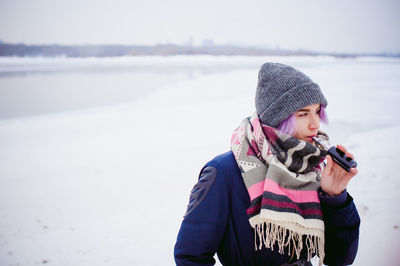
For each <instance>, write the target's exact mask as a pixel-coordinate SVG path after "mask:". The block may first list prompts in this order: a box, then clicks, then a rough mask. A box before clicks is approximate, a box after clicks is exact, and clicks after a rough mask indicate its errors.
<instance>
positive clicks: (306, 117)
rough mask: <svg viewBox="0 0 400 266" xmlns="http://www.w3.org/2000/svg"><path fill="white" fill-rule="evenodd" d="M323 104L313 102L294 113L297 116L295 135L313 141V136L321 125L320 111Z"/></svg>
mask: <svg viewBox="0 0 400 266" xmlns="http://www.w3.org/2000/svg"><path fill="white" fill-rule="evenodd" d="M320 110H321V106H320V105H319V104H312V105H308V106H304V107H303V108H301V109H300V110H298V111H297V112H295V113H294V116H295V118H296V133H295V134H294V137H295V138H297V139H300V140H304V141H307V142H310V143H313V142H314V141H313V139H312V137H313V136H316V135H317V132H318V130H319V126H320V118H319V111H320Z"/></svg>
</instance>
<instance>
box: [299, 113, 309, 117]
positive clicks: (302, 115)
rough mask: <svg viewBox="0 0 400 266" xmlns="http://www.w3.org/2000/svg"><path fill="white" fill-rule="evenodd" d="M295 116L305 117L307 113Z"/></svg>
mask: <svg viewBox="0 0 400 266" xmlns="http://www.w3.org/2000/svg"><path fill="white" fill-rule="evenodd" d="M297 115H298V116H300V117H304V116H307V113H298V114H297Z"/></svg>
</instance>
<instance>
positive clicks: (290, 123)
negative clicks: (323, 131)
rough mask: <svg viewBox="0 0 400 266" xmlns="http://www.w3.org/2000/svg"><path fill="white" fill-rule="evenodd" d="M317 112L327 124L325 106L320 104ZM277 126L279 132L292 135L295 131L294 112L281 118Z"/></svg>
mask: <svg viewBox="0 0 400 266" xmlns="http://www.w3.org/2000/svg"><path fill="white" fill-rule="evenodd" d="M318 114H319V119H320V120H321V122H322V123H324V124H328V115H327V114H326V111H325V107H323V106H321V109H320V110H319V113H318ZM277 128H278V130H279V131H280V132H282V133H284V134H287V135H290V136H293V135H294V134H295V133H296V117H295V116H294V114H292V115H291V116H289V117H288V118H286V119H285V120H283V121H282V122H281V123H280V124H279V125H278V127H277Z"/></svg>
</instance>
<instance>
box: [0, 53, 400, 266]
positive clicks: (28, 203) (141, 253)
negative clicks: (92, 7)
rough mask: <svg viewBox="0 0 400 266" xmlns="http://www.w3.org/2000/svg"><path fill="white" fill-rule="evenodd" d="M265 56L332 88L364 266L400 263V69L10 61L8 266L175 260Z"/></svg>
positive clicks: (0, 109)
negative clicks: (207, 174)
mask: <svg viewBox="0 0 400 266" xmlns="http://www.w3.org/2000/svg"><path fill="white" fill-rule="evenodd" d="M266 61H272V62H281V63H285V64H289V65H292V66H294V67H296V68H298V69H300V70H301V71H303V72H304V73H306V74H307V75H309V76H310V77H311V78H312V79H313V80H314V81H316V82H317V83H318V84H319V85H320V87H321V88H322V90H323V92H324V94H325V95H326V97H327V99H328V101H329V104H328V108H327V113H328V116H329V125H328V126H324V127H323V128H322V129H323V130H324V131H326V132H328V134H329V135H330V138H331V141H332V143H333V144H343V145H345V146H346V147H347V148H348V149H349V150H350V151H351V152H352V153H353V154H354V155H355V157H356V160H357V161H358V170H359V174H358V175H357V176H356V177H355V178H354V180H352V181H351V182H350V186H349V187H348V191H349V193H350V194H351V195H352V196H353V198H354V200H355V203H356V205H357V207H358V210H359V213H360V216H361V232H360V246H359V251H358V255H357V258H356V261H355V263H354V265H398V261H399V260H400V254H399V253H398V248H399V246H400V214H399V213H400V205H399V204H397V202H398V201H399V200H400V194H399V193H398V191H399V190H400V180H399V178H400V174H399V170H398V169H397V163H398V162H397V161H398V158H397V156H396V155H395V152H396V150H399V149H400V144H399V141H398V138H399V137H400V119H399V117H398V115H399V114H400V105H399V102H400V60H399V59H393V58H331V57H268V58H266V57H264V58H260V57H208V56H198V57H190V56H180V57H148V58H146V57H140V58H133V57H132V58H117V59H110V58H105V59H93V58H88V59H68V58H57V59H45V58H36V59H35V58H2V59H1V60H0V95H2V99H0V102H1V106H0V265H21V266H30V265H38V264H39V265H40V264H48V265H74V266H92V265H174V260H173V247H174V244H175V241H176V236H177V233H178V230H179V226H180V223H181V221H182V217H183V215H184V213H185V210H186V205H187V203H188V200H189V193H190V190H191V189H192V187H193V185H194V184H195V183H196V180H197V176H198V173H199V171H200V169H201V167H202V166H203V165H204V164H205V163H206V162H207V161H209V160H211V159H212V158H213V157H214V156H216V155H218V154H220V153H223V152H225V151H227V150H229V147H230V143H229V142H230V137H231V134H232V132H233V130H234V129H235V128H236V127H237V126H238V125H239V123H240V122H241V121H242V119H243V118H244V117H246V116H249V115H251V114H252V113H253V111H254V94H255V88H256V83H257V71H258V69H259V67H260V66H261V64H262V63H263V62H266ZM166 73H167V74H166ZM79 85H81V86H82V87H76V86H79ZM29 86H33V92H32V91H30V90H29V89H28V88H29ZM57 86H59V87H58V90H51V88H52V87H57ZM96 88H99V90H96ZM35 90H36V93H35ZM29 91H30V92H29ZM38 93H43V94H46V95H41V97H39V96H38ZM71 93H72V94H71ZM79 96H81V97H82V99H77V98H76V97H79ZM7 97H9V98H7ZM68 97H71V98H68ZM39 98H40V99H39ZM44 98H46V99H45V100H43V99H44ZM54 99H57V101H59V104H57V102H56V103H55V102H54ZM40 100H43V101H42V102H40ZM73 101H74V102H73Z"/></svg>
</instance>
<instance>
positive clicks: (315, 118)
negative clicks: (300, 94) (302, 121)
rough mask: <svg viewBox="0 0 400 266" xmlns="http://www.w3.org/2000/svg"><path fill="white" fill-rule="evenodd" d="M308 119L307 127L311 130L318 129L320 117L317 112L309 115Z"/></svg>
mask: <svg viewBox="0 0 400 266" xmlns="http://www.w3.org/2000/svg"><path fill="white" fill-rule="evenodd" d="M309 117H310V121H309V124H308V127H309V129H311V130H318V129H319V126H320V123H319V122H320V118H319V115H318V114H315V115H310V116H309Z"/></svg>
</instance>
